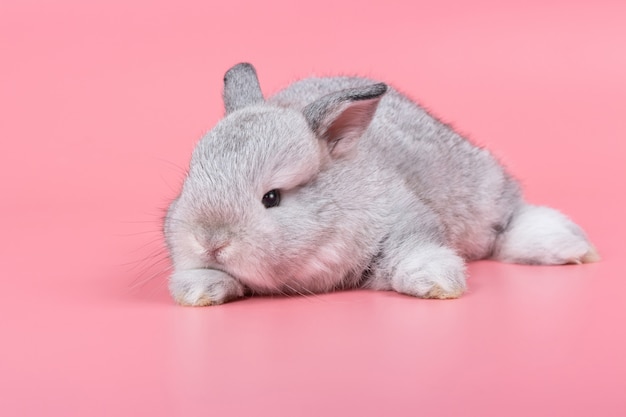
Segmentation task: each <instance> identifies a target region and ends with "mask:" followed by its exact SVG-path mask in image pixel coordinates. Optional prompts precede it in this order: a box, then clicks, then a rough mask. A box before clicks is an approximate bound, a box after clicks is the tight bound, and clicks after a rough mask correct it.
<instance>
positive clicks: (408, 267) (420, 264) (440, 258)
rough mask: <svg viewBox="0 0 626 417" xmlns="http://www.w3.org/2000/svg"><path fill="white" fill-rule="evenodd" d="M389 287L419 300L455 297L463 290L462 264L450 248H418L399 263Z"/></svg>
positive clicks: (463, 266)
mask: <svg viewBox="0 0 626 417" xmlns="http://www.w3.org/2000/svg"><path fill="white" fill-rule="evenodd" d="M391 286H392V288H393V289H394V290H395V291H398V292H401V293H404V294H409V295H413V296H416V297H420V298H439V299H445V298H458V297H460V296H461V294H463V293H464V292H465V289H466V284H465V262H464V261H463V259H462V258H461V257H460V256H458V255H457V254H456V253H455V252H454V251H453V250H452V249H449V248H446V247H443V246H436V245H430V246H426V247H421V248H419V249H417V250H415V251H414V252H413V253H412V255H411V256H410V257H408V258H406V259H404V260H403V261H401V262H400V263H399V265H398V266H397V268H396V271H395V274H394V276H393V277H392V280H391Z"/></svg>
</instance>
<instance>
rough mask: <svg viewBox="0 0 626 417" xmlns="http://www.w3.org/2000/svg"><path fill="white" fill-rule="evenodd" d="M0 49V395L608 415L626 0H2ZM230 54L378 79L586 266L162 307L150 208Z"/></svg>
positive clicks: (261, 63) (130, 408) (271, 78)
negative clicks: (438, 126)
mask: <svg viewBox="0 0 626 417" xmlns="http://www.w3.org/2000/svg"><path fill="white" fill-rule="evenodd" d="M0 60H1V62H0V139H1V140H2V162H1V163H0V195H1V196H2V199H1V200H0V210H1V211H0V214H1V215H0V230H1V233H2V238H1V239H0V242H1V243H0V253H1V255H0V268H1V269H0V271H1V273H2V285H3V288H2V291H0V309H1V311H0V335H1V337H2V339H1V343H0V414H2V415H3V416H29V415H33V416H42V415H51V416H52V415H53V416H100V415H102V416H112V415H134V416H141V415H151V416H160V415H162V416H174V415H181V416H182V415H185V416H193V415H259V416H264V415H267V416H333V415H355V416H357V415H359V416H370V415H371V416H379V415H386V416H415V415H428V416H463V415H466V416H529V415H532V416H557V415H567V416H590V415H594V416H624V415H626V355H625V352H626V336H625V333H626V332H625V330H624V329H625V326H626V325H625V322H626V303H625V302H624V294H625V293H626V284H625V282H626V281H625V280H626V267H625V263H624V260H625V255H626V253H625V250H624V242H623V237H624V236H625V234H626V230H625V229H626V228H625V224H626V222H625V221H624V216H625V215H626V213H625V212H626V197H625V193H624V192H625V187H624V185H625V184H624V183H625V179H626V121H625V120H626V116H625V113H626V2H624V1H600V0H593V1H591V0H590V1H586V2H583V1H575V0H570V1H553V2H549V1H543V0H542V1H539V0H537V1H534V0H525V1H520V2H502V1H487V0H485V1H480V0H479V1H471V2H462V1H453V0H445V1H422V0H420V1H394V0H384V1H382V0H373V1H368V2H361V1H341V0H320V1H315V2H307V3H299V2H294V1H284V0H271V1H265V2H261V1H243V0H229V1H219V2H218V1H211V0H205V1H193V0H178V1H176V2H173V1H172V2H165V1H146V0H137V1H126V0H113V1H98V2H96V1H94V2H91V1H78V0H58V1H47V0H40V1H35V0H19V1H18V0H16V1H12V2H11V1H3V2H2V3H0ZM244 60H245V61H250V62H252V63H254V64H255V65H256V67H257V69H258V72H259V76H260V78H261V83H262V85H263V88H264V90H265V91H266V92H267V93H270V92H273V91H276V90H277V89H279V88H280V87H281V86H284V85H286V84H287V83H289V82H290V81H292V80H294V79H296V78H298V77H304V76H307V75H310V74H313V73H315V74H322V75H323V74H337V73H350V74H352V73H358V74H362V75H367V76H373V77H377V78H381V79H384V80H386V81H388V82H390V83H391V84H393V85H396V86H398V87H400V88H401V89H402V90H403V91H406V92H407V93H408V94H409V95H411V96H412V97H415V98H418V99H419V100H420V101H421V102H422V103H424V104H425V105H426V106H427V107H429V108H430V109H432V110H433V112H434V113H435V114H437V115H439V116H440V117H442V118H443V119H444V120H447V121H452V122H453V123H454V125H455V126H457V127H458V129H459V130H460V131H462V132H464V133H466V134H468V135H469V136H470V137H471V138H472V139H473V140H474V141H476V142H477V143H480V144H482V145H485V146H487V147H489V148H490V149H492V150H493V151H494V153H495V154H496V155H498V156H499V157H500V158H501V159H502V161H503V162H504V163H505V164H506V165H507V166H509V168H510V169H511V171H512V172H514V173H515V175H516V176H518V177H519V178H520V180H521V181H522V182H523V184H524V187H525V189H526V193H527V196H528V199H529V200H530V201H531V202H533V203H537V204H546V205H551V206H554V207H557V208H559V209H561V210H562V211H564V212H565V213H567V214H568V215H570V216H571V217H572V218H573V219H575V220H576V221H577V222H578V223H580V224H581V225H582V226H583V227H584V228H585V229H586V230H587V231H588V233H589V235H590V237H591V238H592V240H593V241H594V242H595V244H596V245H597V247H598V249H599V251H600V253H601V255H602V257H603V260H602V262H600V263H598V264H593V265H585V266H580V267H570V266H568V267H523V266H514V265H503V264H497V263H493V262H478V263H474V264H472V265H471V266H470V269H469V270H470V275H471V277H470V280H469V284H470V292H469V293H468V294H467V295H466V296H464V297H463V298H461V299H459V300H456V301H444V302H442V301H427V300H418V299H413V298H410V297H406V296H402V295H398V294H394V293H382V292H380V293H376V292H367V291H354V292H344V293H335V294H328V295H321V296H315V297H307V298H303V297H293V298H256V299H249V300H243V301H239V302H235V303H232V304H227V305H224V306H220V307H211V308H183V307H178V306H175V305H174V304H173V303H172V301H171V300H170V298H169V296H168V294H167V291H166V286H165V278H166V276H165V275H164V274H163V273H162V272H163V270H164V269H165V267H166V266H167V263H166V260H165V258H164V257H163V255H164V252H163V250H162V246H161V243H160V235H159V227H160V226H159V217H160V216H161V215H162V213H163V211H162V209H163V208H164V207H166V205H167V203H168V201H169V200H170V199H171V198H172V197H173V196H174V195H175V193H176V189H177V188H178V186H179V185H180V181H181V178H182V171H183V169H184V167H185V165H186V164H187V162H188V160H189V156H190V153H191V150H192V149H193V146H194V144H195V142H196V141H197V140H198V139H199V137H200V136H201V135H202V134H203V133H204V132H205V131H206V130H207V129H209V128H210V127H211V126H212V125H213V124H214V123H215V122H216V121H217V120H218V119H219V117H220V116H221V114H222V103H221V98H220V94H221V82H222V76H223V73H224V71H225V70H226V69H227V68H229V67H230V66H231V65H233V64H235V63H237V62H240V61H244ZM129 262H130V265H128V263H129ZM151 276H153V279H149V278H150V277H151Z"/></svg>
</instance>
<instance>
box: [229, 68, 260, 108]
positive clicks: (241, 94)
mask: <svg viewBox="0 0 626 417" xmlns="http://www.w3.org/2000/svg"><path fill="white" fill-rule="evenodd" d="M263 101H264V99H263V93H262V92H261V86H260V85H259V79H258V78H257V76H256V71H255V69H254V67H253V66H252V64H248V63H245V62H244V63H241V64H237V65H235V66H234V67H232V68H231V69H229V70H228V71H226V74H224V108H225V110H226V114H229V113H232V112H234V111H235V110H239V109H242V108H244V107H246V106H250V105H252V104H259V103H262V102H263Z"/></svg>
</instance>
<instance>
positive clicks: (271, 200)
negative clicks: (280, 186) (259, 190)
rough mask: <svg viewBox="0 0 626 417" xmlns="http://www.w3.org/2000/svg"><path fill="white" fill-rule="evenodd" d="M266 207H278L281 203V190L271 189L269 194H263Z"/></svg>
mask: <svg viewBox="0 0 626 417" xmlns="http://www.w3.org/2000/svg"><path fill="white" fill-rule="evenodd" d="M261 202H262V203H263V205H264V206H265V208H272V207H276V206H277V205H279V204H280V191H278V190H271V191H269V192H268V193H267V194H265V195H264V196H263V200H261Z"/></svg>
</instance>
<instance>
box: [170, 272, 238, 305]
mask: <svg viewBox="0 0 626 417" xmlns="http://www.w3.org/2000/svg"><path fill="white" fill-rule="evenodd" d="M169 289H170V294H172V297H173V298H174V300H176V302H177V303H178V304H181V305H186V306H210V305H216V304H222V303H225V302H226V301H229V300H232V299H235V298H239V297H243V294H244V288H243V285H241V284H240V283H239V282H238V281H237V280H235V279H234V278H233V277H231V276H230V275H228V274H226V273H224V272H222V271H217V270H215V269H191V270H182V271H176V272H174V273H173V274H172V276H171V277H170V281H169Z"/></svg>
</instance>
